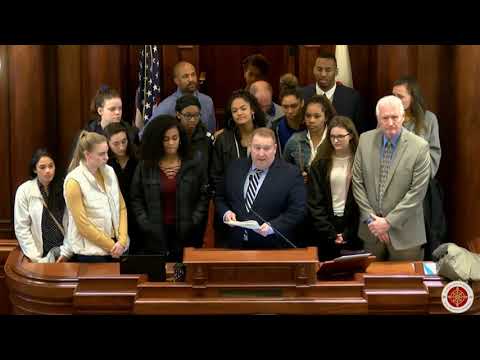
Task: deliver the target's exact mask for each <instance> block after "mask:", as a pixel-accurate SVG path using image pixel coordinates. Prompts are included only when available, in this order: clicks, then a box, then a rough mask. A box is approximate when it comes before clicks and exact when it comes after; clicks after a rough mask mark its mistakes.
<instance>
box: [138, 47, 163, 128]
mask: <svg viewBox="0 0 480 360" xmlns="http://www.w3.org/2000/svg"><path fill="white" fill-rule="evenodd" d="M138 82H139V86H138V87H139V94H138V103H137V107H138V110H139V111H140V112H141V113H142V117H143V120H144V121H145V124H146V123H147V122H148V120H149V119H150V118H151V117H152V111H153V105H155V104H156V103H157V101H158V99H159V98H160V56H159V47H158V46H157V45H144V47H143V50H142V52H141V54H140V62H139V71H138Z"/></svg>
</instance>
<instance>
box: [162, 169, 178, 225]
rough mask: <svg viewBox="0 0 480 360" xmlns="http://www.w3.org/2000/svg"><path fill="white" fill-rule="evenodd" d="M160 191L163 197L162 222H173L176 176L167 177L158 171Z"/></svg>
mask: <svg viewBox="0 0 480 360" xmlns="http://www.w3.org/2000/svg"><path fill="white" fill-rule="evenodd" d="M160 191H161V193H162V199H163V222H164V223H165V224H168V225H172V224H175V214H176V211H175V209H176V192H177V177H176V176H175V177H173V178H171V179H169V178H168V177H167V176H166V175H165V173H164V172H163V171H160Z"/></svg>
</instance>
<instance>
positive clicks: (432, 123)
mask: <svg viewBox="0 0 480 360" xmlns="http://www.w3.org/2000/svg"><path fill="white" fill-rule="evenodd" d="M404 127H406V128H407V129H408V130H410V131H411V132H413V131H414V129H415V125H414V124H413V123H410V124H408V125H405V124H404ZM425 127H426V131H425V132H424V133H422V134H419V136H421V137H422V138H424V139H425V140H426V141H427V142H428V145H429V146H430V176H431V178H432V179H433V178H434V177H435V175H436V174H437V171H438V167H439V166H440V159H441V157H442V148H441V147H440V135H439V133H438V120H437V117H436V115H435V114H434V113H432V112H431V111H425Z"/></svg>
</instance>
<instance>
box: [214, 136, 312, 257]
mask: <svg viewBox="0 0 480 360" xmlns="http://www.w3.org/2000/svg"><path fill="white" fill-rule="evenodd" d="M276 151H277V144H276V140H275V134H274V132H273V131H272V130H271V129H267V128H258V129H256V130H255V131H254V132H253V133H252V140H251V143H250V146H249V152H250V155H251V157H248V158H244V159H239V160H235V161H233V162H232V163H231V164H230V166H229V167H228V168H227V171H226V173H225V176H224V178H223V180H222V181H221V182H220V184H219V186H218V189H217V194H216V199H215V201H216V209H217V212H218V215H219V216H221V217H222V219H223V221H224V222H225V223H226V224H228V225H230V228H229V229H230V231H229V236H228V246H229V247H230V248H234V249H277V248H285V247H287V248H288V247H295V245H294V244H293V243H292V241H294V239H293V237H294V233H295V228H296V227H297V226H298V225H299V224H301V223H302V221H303V219H304V217H305V215H306V190H305V185H304V183H303V177H302V175H301V174H300V171H299V170H298V168H297V167H295V166H293V165H291V164H288V163H287V162H285V161H284V160H282V159H280V158H275V154H276ZM249 220H250V221H249ZM251 220H253V221H251ZM255 221H256V222H258V224H256V223H255Z"/></svg>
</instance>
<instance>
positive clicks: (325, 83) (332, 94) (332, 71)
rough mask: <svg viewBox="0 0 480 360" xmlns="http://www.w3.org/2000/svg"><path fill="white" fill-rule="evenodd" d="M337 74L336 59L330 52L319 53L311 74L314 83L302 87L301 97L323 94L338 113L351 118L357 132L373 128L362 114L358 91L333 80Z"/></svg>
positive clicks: (306, 98) (305, 98)
mask: <svg viewBox="0 0 480 360" xmlns="http://www.w3.org/2000/svg"><path fill="white" fill-rule="evenodd" d="M337 74H338V68H337V59H336V58H335V55H333V54H330V53H321V54H320V55H319V56H318V57H317V59H316V60H315V66H314V67H313V75H314V76H315V80H316V83H315V84H310V85H308V86H305V87H304V88H303V89H302V93H303V99H304V101H307V100H308V99H309V98H311V97H312V96H313V95H325V96H326V97H327V98H328V100H330V102H331V103H332V104H333V106H334V107H335V110H336V111H337V114H338V115H343V116H348V117H349V118H350V119H352V120H353V122H354V124H355V127H356V128H357V131H358V132H359V133H362V132H364V131H367V130H370V129H373V128H374V127H375V125H376V124H368V123H367V122H366V119H365V116H364V109H363V103H362V100H361V98H360V94H359V93H358V91H356V90H354V89H352V88H350V87H347V86H344V85H342V84H340V83H336V82H335V77H336V76H337Z"/></svg>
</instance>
